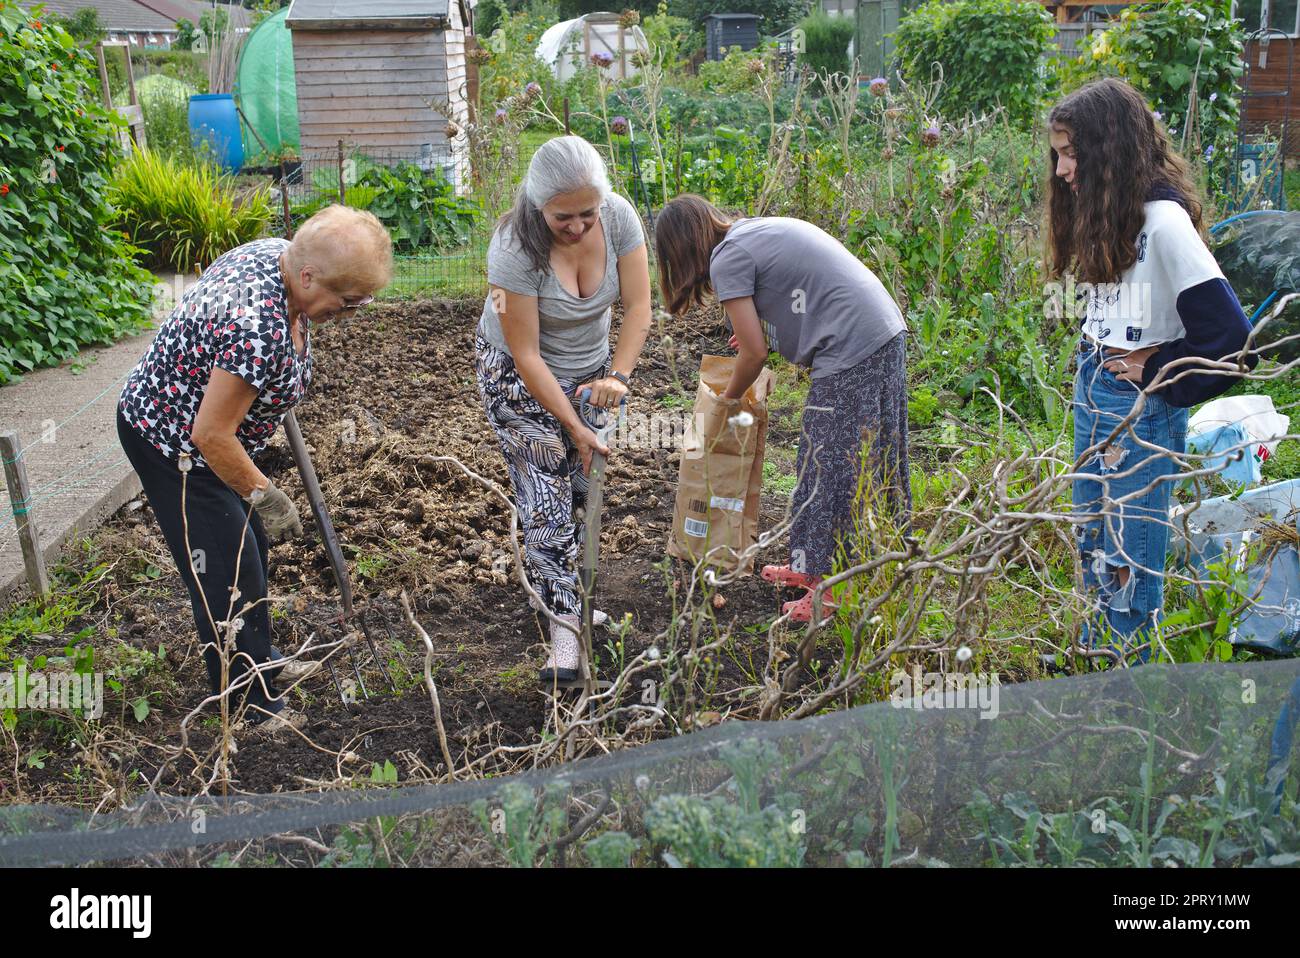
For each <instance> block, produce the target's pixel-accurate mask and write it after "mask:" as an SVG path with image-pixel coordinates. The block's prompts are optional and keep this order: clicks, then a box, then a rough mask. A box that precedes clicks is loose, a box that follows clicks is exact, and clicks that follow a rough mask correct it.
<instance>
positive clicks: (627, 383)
mask: <svg viewBox="0 0 1300 958" xmlns="http://www.w3.org/2000/svg"><path fill="white" fill-rule="evenodd" d="M609 375H610V376H611V378H613V379H617V380H618V381H619V382H621V383H622V384H623V385H624V386H627V387H628V388H629V389H630V388H631V387H632V383H631V382H630V381H629V377H627V376H624V375H623V374H622V373H621V372H619V371H618V370H617V369H615V370H613V371H612V372H611V373H610V374H609Z"/></svg>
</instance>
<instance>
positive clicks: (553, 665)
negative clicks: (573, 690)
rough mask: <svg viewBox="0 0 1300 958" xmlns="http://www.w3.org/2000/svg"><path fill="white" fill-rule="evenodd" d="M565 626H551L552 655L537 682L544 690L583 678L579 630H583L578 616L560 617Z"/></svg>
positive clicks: (538, 674)
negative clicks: (580, 669)
mask: <svg viewBox="0 0 1300 958" xmlns="http://www.w3.org/2000/svg"><path fill="white" fill-rule="evenodd" d="M558 618H559V619H560V621H561V622H563V623H567V625H568V627H566V626H564V625H556V624H555V623H552V624H551V643H550V645H551V654H550V655H549V656H547V658H546V664H545V665H544V666H542V669H541V671H540V672H538V673H537V680H538V681H539V682H540V683H541V685H542V687H543V688H548V687H550V686H552V685H555V684H557V683H568V682H576V681H577V680H578V679H579V678H581V673H580V672H579V667H580V666H581V665H582V659H581V656H580V654H579V644H578V643H579V638H578V629H579V628H581V626H580V624H579V622H578V617H577V616H576V615H561V616H559V617H558Z"/></svg>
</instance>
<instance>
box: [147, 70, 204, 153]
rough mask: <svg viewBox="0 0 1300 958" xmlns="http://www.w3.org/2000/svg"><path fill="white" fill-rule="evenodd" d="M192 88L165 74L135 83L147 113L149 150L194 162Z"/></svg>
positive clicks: (158, 74) (155, 75)
mask: <svg viewBox="0 0 1300 958" xmlns="http://www.w3.org/2000/svg"><path fill="white" fill-rule="evenodd" d="M193 93H194V90H193V88H191V87H188V86H186V85H185V84H184V83H183V82H181V81H180V80H177V79H174V78H173V77H169V76H167V75H166V74H163V73H155V74H153V75H152V76H147V77H145V78H144V79H143V80H140V81H138V82H137V83H136V94H137V95H138V96H139V98H140V109H141V110H142V111H143V112H144V135H145V142H146V144H147V145H148V147H149V149H151V150H153V151H154V152H155V153H161V154H162V155H163V156H168V157H171V158H173V159H176V160H183V161H185V162H194V147H193V145H192V144H191V141H190V96H191V95H192V94H193Z"/></svg>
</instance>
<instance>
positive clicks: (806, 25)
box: [799, 11, 853, 73]
mask: <svg viewBox="0 0 1300 958" xmlns="http://www.w3.org/2000/svg"><path fill="white" fill-rule="evenodd" d="M799 29H801V30H803V32H804V52H803V53H802V54H800V57H799V60H800V62H801V63H803V64H805V65H807V66H808V67H809V68H810V69H812V70H814V71H816V72H818V73H821V72H823V71H824V72H826V73H847V72H848V70H849V41H850V40H852V39H853V21H852V20H851V19H850V18H848V17H828V16H827V15H826V14H824V13H822V12H820V11H818V12H817V13H814V14H813V15H812V16H811V17H807V18H806V19H805V20H803V22H801V23H800V24H799Z"/></svg>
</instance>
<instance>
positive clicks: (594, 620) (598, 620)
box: [528, 595, 609, 626]
mask: <svg viewBox="0 0 1300 958" xmlns="http://www.w3.org/2000/svg"><path fill="white" fill-rule="evenodd" d="M528 605H529V606H530V607H531V608H532V609H534V610H535V611H537V610H540V609H541V606H540V605H538V604H537V600H536V599H534V598H533V597H532V596H531V595H530V596H529V597H528ZM580 621H581V620H580ZM608 621H609V615H608V614H606V613H604V612H601V611H600V609H592V610H591V624H592V625H594V626H602V625H604V624H605V623H606V622H608Z"/></svg>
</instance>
